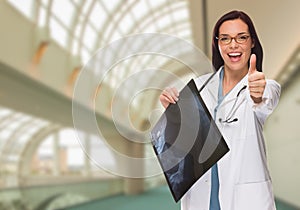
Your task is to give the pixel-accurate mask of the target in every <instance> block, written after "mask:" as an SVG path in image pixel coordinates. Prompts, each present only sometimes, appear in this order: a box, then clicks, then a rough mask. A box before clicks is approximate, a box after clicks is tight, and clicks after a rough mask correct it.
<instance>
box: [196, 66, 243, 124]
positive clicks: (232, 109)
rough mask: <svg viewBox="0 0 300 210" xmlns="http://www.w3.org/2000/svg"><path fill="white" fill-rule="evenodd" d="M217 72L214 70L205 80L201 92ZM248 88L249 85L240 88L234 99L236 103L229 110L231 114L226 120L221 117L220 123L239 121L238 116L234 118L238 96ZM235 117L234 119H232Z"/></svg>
mask: <svg viewBox="0 0 300 210" xmlns="http://www.w3.org/2000/svg"><path fill="white" fill-rule="evenodd" d="M216 73H217V71H216V72H214V73H213V74H212V75H211V76H210V77H209V78H208V79H207V80H206V81H205V82H204V84H203V85H202V87H201V88H200V89H199V93H200V92H201V91H202V90H203V88H204V87H205V86H206V85H207V84H208V82H209V81H210V80H211V79H212V78H213V77H214V76H215V74H216ZM246 88H247V85H244V86H243V87H242V88H241V89H240V90H239V92H238V93H237V95H236V98H235V101H234V103H233V106H232V107H231V109H230V112H229V114H228V117H227V118H226V119H225V120H223V119H222V118H219V122H220V123H228V124H230V123H233V122H237V121H238V118H237V117H235V118H233V115H234V113H235V108H236V104H237V101H238V98H239V96H240V94H241V92H242V91H243V90H245V89H246ZM232 118H233V119H232Z"/></svg>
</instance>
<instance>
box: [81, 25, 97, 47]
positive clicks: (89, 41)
mask: <svg viewBox="0 0 300 210" xmlns="http://www.w3.org/2000/svg"><path fill="white" fill-rule="evenodd" d="M96 37H97V34H96V32H95V30H94V29H92V28H91V26H90V25H87V26H86V28H85V31H84V35H83V43H84V45H85V46H86V47H87V48H88V49H90V50H91V49H94V48H95V46H94V45H95V41H96Z"/></svg>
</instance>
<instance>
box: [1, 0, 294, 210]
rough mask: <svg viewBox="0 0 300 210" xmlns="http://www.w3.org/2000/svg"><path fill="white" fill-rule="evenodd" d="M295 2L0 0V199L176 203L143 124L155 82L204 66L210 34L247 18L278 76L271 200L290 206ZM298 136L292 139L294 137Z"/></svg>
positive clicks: (121, 208)
mask: <svg viewBox="0 0 300 210" xmlns="http://www.w3.org/2000/svg"><path fill="white" fill-rule="evenodd" d="M299 8H300V1H298V0H286V1H282V0H264V1H259V0H252V1H246V0H229V1H219V0H172V1H171V0H126V1H122V0H1V1H0V26H1V29H0V30H1V33H0V209H1V210H40V209H41V210H50V209H53V210H54V209H69V210H81V209H87V210H93V209H97V210H99V209H103V210H108V209H111V210H129V209H130V210H135V209H137V210H140V209H144V210H148V209H163V210H168V209H178V210H179V209H180V201H179V202H177V203H176V202H174V200H173V198H172V195H171V193H170V191H169V188H168V185H167V183H166V179H165V176H164V174H163V172H162V170H161V168H160V166H159V163H158V161H157V159H156V156H155V153H154V151H153V147H152V144H151V140H150V137H149V133H150V131H151V129H152V127H153V125H154V124H155V121H156V120H157V119H158V118H159V117H160V115H161V114H162V113H163V107H162V106H161V104H160V103H159V95H160V93H161V91H162V90H163V89H164V87H168V86H175V87H178V88H179V89H180V88H181V87H182V85H183V84H185V83H186V82H187V81H188V80H189V79H191V78H195V77H196V76H200V75H202V74H205V73H209V72H213V69H212V68H211V66H210V62H211V39H212V38H211V35H212V30H213V27H214V24H215V22H216V21H217V20H218V18H219V17H221V16H222V15H223V14H225V13H226V12H228V11H230V10H242V11H245V12H246V13H247V14H249V16H250V17H251V18H252V20H253V22H254V25H255V27H256V30H257V32H258V36H259V38H260V41H261V43H262V46H263V49H264V63H263V72H264V73H265V75H266V77H267V78H269V79H274V80H276V81H277V82H278V83H279V84H280V85H281V96H280V101H279V104H278V106H277V108H276V109H275V111H274V112H273V113H272V115H271V116H270V117H269V118H268V119H267V121H266V123H265V125H264V137H265V148H266V153H267V158H268V159H267V161H268V167H269V170H270V174H271V177H272V184H273V190H274V194H275V201H276V207H277V209H278V210H296V209H300V191H299V188H300V179H299V178H300V164H299V163H300V155H299V151H300V131H299V128H300V126H299V124H298V123H299V119H300V94H299V90H300V27H299V26H300V13H299ZM298 141H299V142H298Z"/></svg>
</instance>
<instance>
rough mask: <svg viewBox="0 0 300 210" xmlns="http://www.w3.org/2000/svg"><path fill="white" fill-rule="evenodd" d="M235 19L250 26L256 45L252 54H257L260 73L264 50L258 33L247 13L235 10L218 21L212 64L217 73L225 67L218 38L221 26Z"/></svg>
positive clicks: (214, 36)
mask: <svg viewBox="0 0 300 210" xmlns="http://www.w3.org/2000/svg"><path fill="white" fill-rule="evenodd" d="M235 19H241V20H242V21H243V22H245V23H246V24H247V25H248V29H249V33H250V36H251V39H252V41H253V43H254V47H253V48H252V49H251V54H256V69H257V70H258V71H262V61H263V49H262V46H261V44H260V42H259V39H258V36H257V33H256V31H255V28H254V24H253V22H252V20H251V19H250V17H249V16H248V15H247V14H246V13H244V12H242V11H237V10H233V11H231V12H228V13H226V14H225V15H223V16H222V17H221V18H220V19H219V20H218V21H217V23H216V25H215V27H214V30H213V37H212V64H213V66H214V68H215V71H217V70H218V69H219V68H220V67H221V66H223V65H224V60H223V58H222V57H221V54H220V51H219V48H218V40H217V39H216V37H218V36H219V29H220V26H221V25H222V23H224V22H225V21H227V20H235ZM248 65H249V64H248Z"/></svg>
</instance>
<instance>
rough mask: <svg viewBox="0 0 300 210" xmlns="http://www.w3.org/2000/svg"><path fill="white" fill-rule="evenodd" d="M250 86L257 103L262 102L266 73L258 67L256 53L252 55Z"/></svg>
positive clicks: (249, 72)
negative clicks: (258, 69)
mask: <svg viewBox="0 0 300 210" xmlns="http://www.w3.org/2000/svg"><path fill="white" fill-rule="evenodd" d="M248 87H249V91H250V96H251V98H252V100H253V101H254V102H255V103H260V102H262V96H263V93H264V91H265V87H266V79H265V75H264V73H262V72H259V71H257V69H256V55H255V54H252V55H251V57H250V67H249V71H248Z"/></svg>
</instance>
